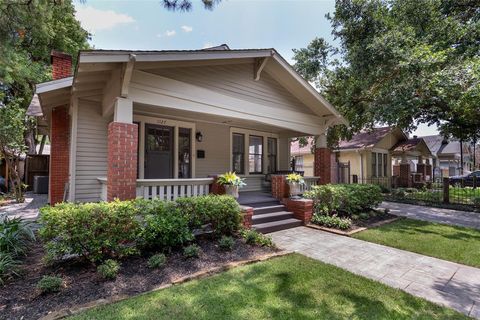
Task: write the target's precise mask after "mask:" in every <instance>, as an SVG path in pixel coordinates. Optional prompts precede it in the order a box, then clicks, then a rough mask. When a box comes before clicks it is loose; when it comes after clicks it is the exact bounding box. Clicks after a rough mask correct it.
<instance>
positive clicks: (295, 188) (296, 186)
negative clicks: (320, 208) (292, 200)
mask: <svg viewBox="0 0 480 320" xmlns="http://www.w3.org/2000/svg"><path fill="white" fill-rule="evenodd" d="M300 186H301V184H300V183H292V182H289V183H288V187H289V190H290V192H289V193H290V197H297V196H298V195H300V194H301V193H302V189H301V188H300Z"/></svg>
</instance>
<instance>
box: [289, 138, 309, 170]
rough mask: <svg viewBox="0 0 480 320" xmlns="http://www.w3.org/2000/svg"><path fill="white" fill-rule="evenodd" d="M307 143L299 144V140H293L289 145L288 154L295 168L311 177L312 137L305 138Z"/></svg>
mask: <svg viewBox="0 0 480 320" xmlns="http://www.w3.org/2000/svg"><path fill="white" fill-rule="evenodd" d="M307 139H308V140H307V144H306V145H304V146H300V141H298V140H295V141H293V142H292V144H291V147H290V155H291V157H292V160H293V161H294V162H295V170H296V171H303V173H304V176H306V177H311V176H313V174H314V170H313V163H314V157H315V155H314V153H313V150H312V146H313V138H311V137H309V138H307Z"/></svg>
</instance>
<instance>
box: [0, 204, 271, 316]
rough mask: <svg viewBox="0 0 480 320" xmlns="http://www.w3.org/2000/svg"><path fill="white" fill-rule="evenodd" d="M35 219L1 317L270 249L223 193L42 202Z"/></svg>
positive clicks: (34, 312) (0, 294) (149, 283)
mask: <svg viewBox="0 0 480 320" xmlns="http://www.w3.org/2000/svg"><path fill="white" fill-rule="evenodd" d="M41 222H42V228H41V229H40V231H39V233H40V240H38V241H36V242H34V245H33V247H32V248H31V251H30V253H29V254H28V256H27V258H26V259H25V261H24V264H25V266H27V267H26V268H24V270H23V273H22V275H21V276H20V277H17V278H16V279H15V280H9V281H8V282H7V283H6V285H5V286H4V287H3V288H0V313H1V314H2V316H3V315H6V317H7V318H21V317H24V319H36V318H39V317H40V316H42V315H45V314H46V313H47V312H50V311H53V310H59V309H63V308H66V307H72V306H75V305H77V304H79V303H81V304H84V303H86V302H88V301H93V300H97V299H99V298H108V297H110V296H112V295H119V294H120V295H122V294H125V295H132V294H135V293H138V292H143V291H148V290H149V289H151V288H153V287H156V286H159V285H162V284H166V283H170V282H172V281H173V280H174V279H176V278H178V277H184V276H186V275H190V274H193V273H195V272H198V271H202V270H203V269H205V268H211V267H216V266H222V265H223V264H225V263H229V262H232V261H239V260H245V259H252V258H256V257H258V256H260V255H264V254H266V253H272V252H274V251H275V249H274V248H273V247H271V244H272V243H271V241H269V240H268V238H266V237H265V236H263V235H259V234H256V233H255V232H253V231H249V232H243V231H242V230H241V213H240V208H239V206H238V204H237V202H236V201H235V200H234V199H233V198H232V197H229V196H214V195H212V196H204V197H197V198H183V199H178V200H177V201H175V202H162V201H155V200H153V201H149V200H135V201H115V202H111V203H104V202H102V203H89V204H60V205H57V206H55V207H45V208H43V209H42V210H41ZM42 241H43V242H42Z"/></svg>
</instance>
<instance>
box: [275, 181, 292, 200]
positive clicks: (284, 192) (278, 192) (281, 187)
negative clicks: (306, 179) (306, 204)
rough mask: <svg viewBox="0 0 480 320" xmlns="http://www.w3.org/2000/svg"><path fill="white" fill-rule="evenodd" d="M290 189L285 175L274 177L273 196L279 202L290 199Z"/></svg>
mask: <svg viewBox="0 0 480 320" xmlns="http://www.w3.org/2000/svg"><path fill="white" fill-rule="evenodd" d="M288 193H289V189H288V184H287V180H286V177H285V176H284V175H272V196H273V197H274V198H277V199H279V200H282V199H283V198H286V197H288V195H289V194H288Z"/></svg>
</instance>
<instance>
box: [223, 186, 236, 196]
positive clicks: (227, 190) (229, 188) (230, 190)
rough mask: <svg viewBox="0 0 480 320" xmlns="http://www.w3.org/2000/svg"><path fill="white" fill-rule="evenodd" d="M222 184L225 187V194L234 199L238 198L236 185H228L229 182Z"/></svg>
mask: <svg viewBox="0 0 480 320" xmlns="http://www.w3.org/2000/svg"><path fill="white" fill-rule="evenodd" d="M223 186H224V187H225V193H226V194H228V195H229V196H232V197H234V198H235V199H238V186H232V185H229V184H225V185H223Z"/></svg>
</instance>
